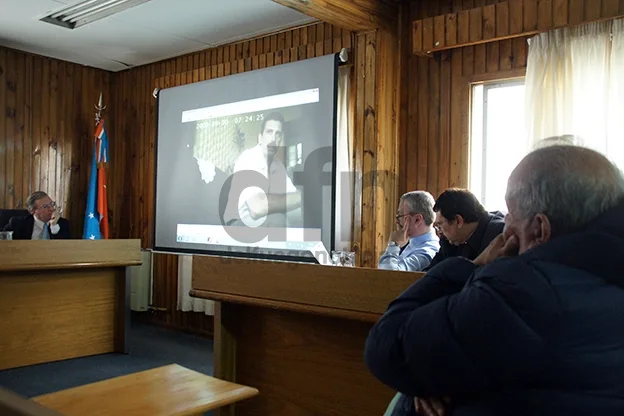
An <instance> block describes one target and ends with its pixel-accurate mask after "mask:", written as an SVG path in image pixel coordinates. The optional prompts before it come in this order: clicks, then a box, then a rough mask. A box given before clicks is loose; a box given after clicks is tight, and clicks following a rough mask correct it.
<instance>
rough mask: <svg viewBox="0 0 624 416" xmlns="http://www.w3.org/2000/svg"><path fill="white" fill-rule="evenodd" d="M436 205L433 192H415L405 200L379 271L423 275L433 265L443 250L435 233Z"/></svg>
mask: <svg viewBox="0 0 624 416" xmlns="http://www.w3.org/2000/svg"><path fill="white" fill-rule="evenodd" d="M434 203H435V201H434V199H433V196H431V194H430V193H429V192H425V191H412V192H408V193H406V194H404V195H403V196H401V199H400V200H399V207H398V209H397V214H396V215H395V217H394V218H395V224H394V225H395V229H394V231H392V233H391V234H390V241H389V242H388V247H387V249H386V251H385V252H384V254H383V255H382V256H381V257H380V259H379V268H380V269H386V270H402V271H413V272H415V271H421V270H423V269H424V268H425V267H427V266H428V265H429V263H430V262H431V259H433V257H434V256H435V255H436V253H437V252H438V250H439V249H440V240H439V238H438V236H437V235H436V233H435V231H434V230H433V220H434V219H435V213H434V212H433V205H434Z"/></svg>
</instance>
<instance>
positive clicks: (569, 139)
mask: <svg viewBox="0 0 624 416" xmlns="http://www.w3.org/2000/svg"><path fill="white" fill-rule="evenodd" d="M557 145H568V146H583V139H581V138H580V137H579V136H575V135H574V134H563V135H561V136H552V137H547V138H545V139H542V140H540V141H538V142H537V143H535V145H534V146H533V150H537V149H541V148H543V147H548V146H557Z"/></svg>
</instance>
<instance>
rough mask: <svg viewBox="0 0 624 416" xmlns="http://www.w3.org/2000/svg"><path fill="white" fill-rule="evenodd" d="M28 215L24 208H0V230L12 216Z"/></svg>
mask: <svg viewBox="0 0 624 416" xmlns="http://www.w3.org/2000/svg"><path fill="white" fill-rule="evenodd" d="M25 215H28V210H25V209H0V230H2V229H3V228H4V227H5V226H6V225H7V224H8V223H9V220H10V219H11V218H13V217H23V216H25Z"/></svg>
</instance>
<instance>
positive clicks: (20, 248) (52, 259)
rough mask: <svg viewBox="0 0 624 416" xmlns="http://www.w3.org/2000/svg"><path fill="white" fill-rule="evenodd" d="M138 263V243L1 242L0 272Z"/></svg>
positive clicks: (129, 241)
mask: <svg viewBox="0 0 624 416" xmlns="http://www.w3.org/2000/svg"><path fill="white" fill-rule="evenodd" d="M140 264H141V241H140V240H93V241H91V240H0V272H8V271H21V270H50V269H66V268H84V267H117V266H119V267H122V266H135V265H140Z"/></svg>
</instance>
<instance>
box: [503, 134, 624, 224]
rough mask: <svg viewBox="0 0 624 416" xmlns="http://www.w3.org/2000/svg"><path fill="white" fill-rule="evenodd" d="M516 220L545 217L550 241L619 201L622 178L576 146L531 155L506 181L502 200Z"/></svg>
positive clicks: (622, 194) (623, 195)
mask: <svg viewBox="0 0 624 416" xmlns="http://www.w3.org/2000/svg"><path fill="white" fill-rule="evenodd" d="M505 199H506V200H507V204H508V205H509V208H510V209H512V206H513V207H514V208H515V210H516V215H517V216H518V217H519V218H520V219H529V218H533V217H534V216H535V215H537V214H540V213H541V214H546V215H547V216H548V219H549V220H550V222H551V224H552V228H553V231H552V233H553V236H556V235H559V234H565V233H569V232H573V231H575V230H578V229H580V228H582V227H584V226H586V225H587V224H588V223H589V222H590V221H592V220H594V219H595V218H597V217H598V216H599V215H601V214H602V213H604V212H606V211H608V210H609V209H611V208H613V207H615V206H616V205H617V204H618V203H620V202H622V201H623V199H624V176H623V175H622V172H621V171H620V170H619V169H618V168H617V167H616V166H615V165H614V164H613V163H611V162H610V161H609V160H608V159H607V158H606V157H605V156H603V155H602V154H600V153H598V152H596V151H594V150H591V149H588V148H584V147H579V146H569V145H556V146H548V147H542V148H540V149H537V150H534V151H533V152H531V153H529V154H528V155H527V156H525V157H524V159H522V161H521V162H520V163H519V164H518V166H517V167H516V168H515V169H514V171H513V172H512V173H511V176H510V177H509V181H508V184H507V194H506V196H505Z"/></svg>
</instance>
